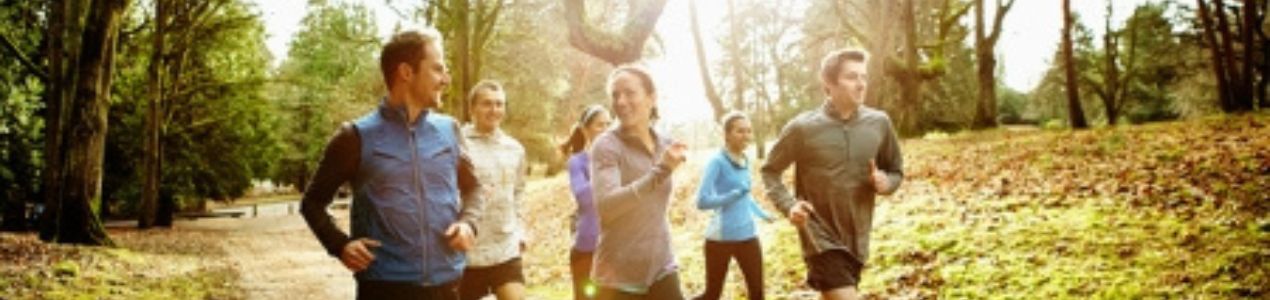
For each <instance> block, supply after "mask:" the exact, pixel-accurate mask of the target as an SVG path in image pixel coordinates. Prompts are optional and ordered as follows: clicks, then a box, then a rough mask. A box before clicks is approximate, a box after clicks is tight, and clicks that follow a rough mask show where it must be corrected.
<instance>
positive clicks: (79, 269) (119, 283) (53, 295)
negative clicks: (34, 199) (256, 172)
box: [0, 231, 242, 299]
mask: <svg viewBox="0 0 1270 300" xmlns="http://www.w3.org/2000/svg"><path fill="white" fill-rule="evenodd" d="M111 234H112V236H113V237H114V238H115V239H116V242H119V243H120V247H117V248H109V247H84V246H72V245H57V244H44V243H41V242H39V241H38V240H37V239H36V237H35V236H34V235H33V234H10V233H2V234H0V244H3V245H5V247H6V251H4V253H3V255H0V258H3V259H4V260H5V261H6V264H5V265H4V266H3V267H0V288H2V290H3V293H0V298H3V299H236V298H241V297H242V294H241V292H240V291H239V290H238V288H237V287H236V286H235V284H236V282H237V278H238V275H237V274H235V272H234V270H233V269H232V267H231V266H228V265H225V264H221V263H218V262H217V257H220V256H223V255H224V253H223V252H221V250H220V248H219V247H215V246H211V247H208V246H209V244H210V243H212V242H213V241H214V240H215V237H211V236H201V234H193V233H178V232H147V233H138V232H133V231H112V232H111ZM192 235H199V236H192ZM177 237H180V238H179V239H178V238H177ZM177 243H194V244H198V243H203V244H201V245H176V244H177Z"/></svg>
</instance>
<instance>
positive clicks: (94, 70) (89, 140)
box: [49, 0, 128, 245]
mask: <svg viewBox="0 0 1270 300" xmlns="http://www.w3.org/2000/svg"><path fill="white" fill-rule="evenodd" d="M127 6H128V1H127V0H94V1H93V2H92V5H91V6H90V8H89V12H90V13H89V15H88V20H87V24H88V25H87V26H85V29H84V31H83V33H82V34H81V35H80V41H81V45H82V49H81V51H80V53H79V61H78V63H77V64H76V68H75V72H76V73H78V74H79V75H78V78H77V80H76V81H77V83H76V84H75V91H74V97H73V98H71V99H70V100H71V101H72V102H70V103H68V104H70V105H69V106H70V107H71V108H72V109H71V111H70V114H69V117H68V118H67V120H70V122H68V124H66V125H67V127H66V128H67V131H66V133H67V138H68V139H67V141H68V142H66V143H64V144H63V147H64V151H63V153H64V155H65V156H64V159H65V160H64V162H65V166H64V168H65V169H64V172H63V174H61V175H62V176H63V177H62V178H60V180H61V181H62V182H63V186H62V189H61V190H60V191H58V190H54V191H49V192H51V193H58V194H60V197H59V198H60V200H61V201H60V202H61V203H60V205H59V206H58V211H57V212H56V218H57V221H56V223H55V226H56V227H55V228H56V230H54V231H53V232H54V234H53V235H52V236H51V240H52V241H56V242H59V243H74V244H88V245H108V244H112V243H113V242H112V241H111V240H110V237H109V236H107V235H106V231H105V230H104V228H103V227H102V224H101V220H100V219H99V218H98V215H97V214H96V212H95V210H96V209H94V205H95V204H96V203H98V200H99V198H98V197H100V196H101V194H100V192H101V177H102V155H103V151H104V147H105V142H106V125H107V124H106V114H107V111H108V107H109V105H110V104H109V96H110V83H111V78H112V77H111V75H112V74H111V73H110V72H109V71H110V69H111V68H110V66H111V64H113V63H114V57H113V55H114V48H115V42H116V40H117V38H118V35H119V25H120V19H121V16H122V15H123V11H124V9H125V8H127ZM69 141H75V142H73V143H71V142H69Z"/></svg>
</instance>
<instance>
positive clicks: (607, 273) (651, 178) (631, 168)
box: [591, 129, 675, 294]
mask: <svg viewBox="0 0 1270 300" xmlns="http://www.w3.org/2000/svg"><path fill="white" fill-rule="evenodd" d="M649 131H650V132H652V135H653V139H654V140H655V141H656V144H657V145H656V147H655V149H654V150H653V152H651V153H650V152H649V151H648V148H647V147H645V146H644V144H643V142H641V141H640V140H639V139H638V138H636V137H634V136H631V135H628V134H626V133H624V132H622V131H621V130H620V129H612V130H609V131H606V132H604V133H603V134H601V135H600V136H599V137H597V138H596V140H595V145H594V146H593V148H592V149H591V174H592V175H591V188H592V190H593V192H594V196H595V206H596V208H597V211H598V213H599V217H600V240H599V243H598V245H597V246H596V249H595V262H594V265H593V266H592V272H591V274H592V275H591V276H592V277H593V278H595V280H596V282H597V283H599V284H600V285H601V286H605V287H609V288H614V289H618V290H622V291H626V292H631V293H636V294H643V293H644V292H646V291H647V289H648V287H649V286H651V285H652V284H653V282H655V281H656V280H657V279H659V278H661V277H662V276H665V275H668V274H671V273H673V272H674V271H675V256H674V253H673V252H671V247H670V223H669V221H668V220H667V218H666V213H667V211H668V209H669V204H670V191H671V188H672V184H671V170H670V169H667V168H665V167H664V166H661V165H659V164H658V163H657V162H658V160H659V158H660V157H661V155H663V154H664V153H665V152H666V148H667V146H668V145H669V144H670V139H668V138H666V137H664V136H662V135H661V134H658V133H657V132H655V131H653V130H652V129H649Z"/></svg>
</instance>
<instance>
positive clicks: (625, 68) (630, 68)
mask: <svg viewBox="0 0 1270 300" xmlns="http://www.w3.org/2000/svg"><path fill="white" fill-rule="evenodd" d="M622 73H630V74H632V75H635V77H638V78H639V81H640V85H641V86H643V88H644V92H647V93H648V94H649V95H657V86H656V85H655V84H653V76H652V75H650V74H651V73H649V72H648V69H645V68H644V67H641V66H638V65H622V66H620V67H617V69H613V72H610V73H609V80H608V83H607V84H605V86H604V90H605V92H608V94H609V97H610V98H611V97H613V80H615V79H617V76H618V75H622ZM654 101H656V99H654ZM660 117H661V115H660V114H658V113H657V105H655V103H654V105H653V109H652V112H650V115H649V116H648V119H649V120H650V121H656V120H657V119H658V118H660Z"/></svg>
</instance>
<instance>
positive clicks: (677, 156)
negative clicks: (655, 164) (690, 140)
mask: <svg viewBox="0 0 1270 300" xmlns="http://www.w3.org/2000/svg"><path fill="white" fill-rule="evenodd" d="M687 152H688V145H687V144H684V143H683V142H679V141H675V142H673V143H671V144H670V146H668V147H666V153H663V154H662V155H661V162H659V164H661V165H663V166H666V168H667V169H670V170H671V171H674V170H675V168H678V167H679V164H682V163H683V162H684V159H685V155H687Z"/></svg>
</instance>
